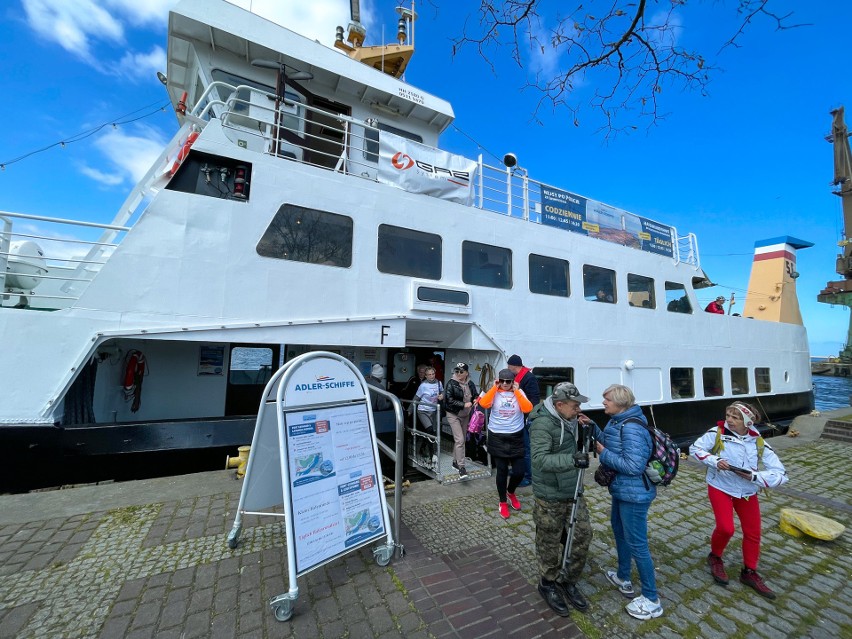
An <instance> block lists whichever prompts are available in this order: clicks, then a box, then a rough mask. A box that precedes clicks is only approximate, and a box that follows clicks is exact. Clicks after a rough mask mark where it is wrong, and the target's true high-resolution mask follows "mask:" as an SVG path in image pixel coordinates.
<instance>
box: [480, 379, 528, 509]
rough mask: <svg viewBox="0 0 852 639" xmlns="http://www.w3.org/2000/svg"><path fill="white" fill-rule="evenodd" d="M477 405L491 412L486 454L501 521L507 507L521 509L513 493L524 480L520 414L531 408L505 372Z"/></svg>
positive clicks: (524, 396) (522, 423) (522, 424)
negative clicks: (490, 460) (491, 464)
mask: <svg viewBox="0 0 852 639" xmlns="http://www.w3.org/2000/svg"><path fill="white" fill-rule="evenodd" d="M479 405H480V406H482V407H483V408H490V409H491V416H490V417H489V418H488V452H489V453H490V454H491V456H492V457H493V458H494V463H495V466H496V467H497V473H496V478H497V495H498V496H499V498H500V503H499V505H498V508H499V513H500V516H501V517H502V518H503V519H508V518H509V505H511V506H512V508H514V509H515V510H520V509H521V502H520V501H519V500H518V498H517V496H515V489H517V487H518V484H520V483H521V480H522V479H523V478H524V450H525V449H524V414H525V413H529V412H530V411H531V410H532V409H533V405H532V402H530V400H529V399H527V396H526V395H525V394H524V391H522V390H521V389H520V387H519V386H518V383H517V382H516V381H515V374H514V373H513V372H512V371H510V370H509V369H508V368H504V369H503V370H501V371H500V372H499V373H498V374H497V379H495V380H494V386H492V387H491V388H490V389H488V392H487V393H485V394H484V395H483V396H482V398H481V399H480V400H479ZM510 468H511V472H510ZM507 499H508V501H509V503H508V504H507V503H506V500H507Z"/></svg>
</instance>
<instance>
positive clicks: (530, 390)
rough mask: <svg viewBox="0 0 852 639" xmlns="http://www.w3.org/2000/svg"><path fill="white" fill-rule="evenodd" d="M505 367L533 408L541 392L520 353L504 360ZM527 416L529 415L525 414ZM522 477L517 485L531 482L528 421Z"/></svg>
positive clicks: (525, 431)
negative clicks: (513, 376) (513, 375)
mask: <svg viewBox="0 0 852 639" xmlns="http://www.w3.org/2000/svg"><path fill="white" fill-rule="evenodd" d="M506 368H508V369H509V370H510V371H512V372H513V373H514V374H515V381H516V382H518V386H520V388H521V390H522V391H524V395H526V396H527V399H528V400H530V402H532V405H533V408H535V407H536V406H537V405H538V403H539V401H541V393H540V392H539V390H538V380H537V379H536V377H535V375H533V372H532V371H531V370H530V369H529V368H527V367H526V366H524V362H523V360H522V359H521V356H520V355H512V356H511V357H510V358H509V359H508V360H507V361H506ZM527 417H529V416H527ZM524 450H525V453H524V478H523V480H521V483H520V484H519V486H521V487H523V486H529V485H530V484H531V483H532V462H531V460H530V424H529V421H527V423H526V424H525V426H524Z"/></svg>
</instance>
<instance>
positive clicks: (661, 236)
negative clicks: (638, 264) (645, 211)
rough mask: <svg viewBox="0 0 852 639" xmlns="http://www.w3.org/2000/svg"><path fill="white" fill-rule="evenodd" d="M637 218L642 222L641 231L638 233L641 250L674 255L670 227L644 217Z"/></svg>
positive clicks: (669, 255)
mask: <svg viewBox="0 0 852 639" xmlns="http://www.w3.org/2000/svg"><path fill="white" fill-rule="evenodd" d="M639 219H640V220H641V222H642V233H641V234H640V235H639V238H640V239H641V240H642V250H643V251H650V252H651V253H658V254H660V255H666V256H668V257H672V256H673V255H674V240H673V236H674V233H672V227H670V226H666V225H665V224H660V223H659V222H654V221H653V220H648V219H646V218H644V217H641V218H639Z"/></svg>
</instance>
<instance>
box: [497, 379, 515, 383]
mask: <svg viewBox="0 0 852 639" xmlns="http://www.w3.org/2000/svg"><path fill="white" fill-rule="evenodd" d="M499 381H500V383H501V384H511V383H513V382H514V381H515V380H513V379H501V380H499Z"/></svg>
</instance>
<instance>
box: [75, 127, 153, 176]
mask: <svg viewBox="0 0 852 639" xmlns="http://www.w3.org/2000/svg"><path fill="white" fill-rule="evenodd" d="M166 142H167V140H166V139H165V138H164V137H163V135H162V134H161V133H160V132H159V131H157V130H156V129H153V128H151V127H144V126H139V127H135V128H134V129H133V131H132V132H130V131H125V130H124V129H110V130H109V131H108V132H107V133H105V134H104V135H102V136H101V137H99V138H98V140H97V141H96V142H95V147H96V148H97V149H98V150H99V151H100V152H101V153H103V154H104V155H105V156H106V157H107V159H108V160H109V162H110V163H111V165H112V171H111V172H105V171H101V170H99V169H94V168H91V167H89V166H83V167H81V169H80V170H81V171H82V172H83V173H84V174H85V175H87V176H89V177H90V178H92V179H93V180H96V181H98V182H100V183H101V184H103V185H105V186H114V185H116V184H120V183H121V182H123V181H125V180H128V181H131V182H133V183H136V182H138V181H139V180H140V179H141V178H142V176H143V175H145V173H146V172H147V171H148V169H149V168H150V167H151V165H152V164H153V163H154V161H155V160H156V159H157V157H158V156H159V155H160V153H162V151H163V147H164V146H165V145H166Z"/></svg>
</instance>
